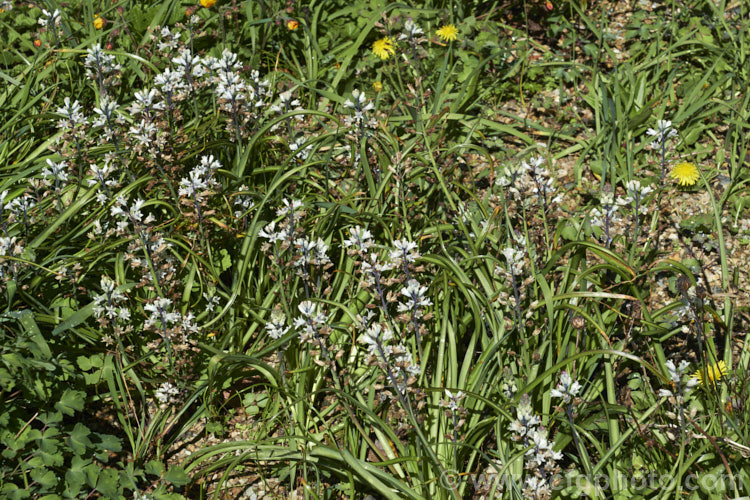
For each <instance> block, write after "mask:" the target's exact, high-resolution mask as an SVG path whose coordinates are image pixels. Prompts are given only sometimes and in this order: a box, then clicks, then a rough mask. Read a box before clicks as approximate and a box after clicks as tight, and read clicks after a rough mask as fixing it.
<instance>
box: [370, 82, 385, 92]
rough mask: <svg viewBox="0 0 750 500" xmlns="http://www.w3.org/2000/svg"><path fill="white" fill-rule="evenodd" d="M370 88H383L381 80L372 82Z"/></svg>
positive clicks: (378, 89)
mask: <svg viewBox="0 0 750 500" xmlns="http://www.w3.org/2000/svg"><path fill="white" fill-rule="evenodd" d="M372 90H374V91H375V92H380V91H381V90H383V84H382V82H375V83H373V84H372Z"/></svg>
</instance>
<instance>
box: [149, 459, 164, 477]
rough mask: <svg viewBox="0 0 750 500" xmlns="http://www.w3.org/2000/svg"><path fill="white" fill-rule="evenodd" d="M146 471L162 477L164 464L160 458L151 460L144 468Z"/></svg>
mask: <svg viewBox="0 0 750 500" xmlns="http://www.w3.org/2000/svg"><path fill="white" fill-rule="evenodd" d="M144 470H145V471H146V474H151V475H152V476H159V477H161V475H162V473H163V472H164V464H162V463H161V462H160V461H158V460H151V461H150V462H149V463H147V464H146V467H145V468H144Z"/></svg>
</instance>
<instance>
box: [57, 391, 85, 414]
mask: <svg viewBox="0 0 750 500" xmlns="http://www.w3.org/2000/svg"><path fill="white" fill-rule="evenodd" d="M85 396H86V393H85V392H83V391H74V390H73V389H65V392H64V393H63V395H62V397H61V398H60V401H58V402H57V403H55V409H57V410H60V411H61V412H63V413H64V414H66V415H68V416H73V415H74V414H75V412H77V411H81V410H83V404H84V402H85V399H84V398H85Z"/></svg>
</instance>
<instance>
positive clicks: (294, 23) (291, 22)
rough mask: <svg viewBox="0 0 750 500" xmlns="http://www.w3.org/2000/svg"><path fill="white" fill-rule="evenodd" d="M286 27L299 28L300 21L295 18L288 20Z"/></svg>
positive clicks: (292, 29)
mask: <svg viewBox="0 0 750 500" xmlns="http://www.w3.org/2000/svg"><path fill="white" fill-rule="evenodd" d="M286 27H287V29H288V30H289V31H294V30H296V29H297V28H299V23H298V22H297V21H295V20H294V19H290V20H288V21H287V22H286Z"/></svg>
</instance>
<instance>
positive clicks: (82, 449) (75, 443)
mask: <svg viewBox="0 0 750 500" xmlns="http://www.w3.org/2000/svg"><path fill="white" fill-rule="evenodd" d="M89 434H91V431H90V430H89V428H88V427H86V426H85V425H83V424H80V423H78V424H76V425H75V427H74V428H73V432H71V433H70V437H69V438H68V439H67V440H66V442H67V443H68V446H70V448H71V449H72V450H73V452H74V453H75V454H77V455H83V454H84V453H86V448H89V447H91V446H92V444H91V439H89Z"/></svg>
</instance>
